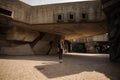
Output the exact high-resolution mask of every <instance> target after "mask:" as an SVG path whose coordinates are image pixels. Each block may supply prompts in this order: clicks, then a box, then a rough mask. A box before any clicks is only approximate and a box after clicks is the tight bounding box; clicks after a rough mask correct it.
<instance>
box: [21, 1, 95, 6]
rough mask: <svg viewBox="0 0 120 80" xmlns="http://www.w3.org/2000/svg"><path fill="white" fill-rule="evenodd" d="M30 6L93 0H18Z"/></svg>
mask: <svg viewBox="0 0 120 80" xmlns="http://www.w3.org/2000/svg"><path fill="white" fill-rule="evenodd" d="M20 1H22V2H24V3H27V4H29V5H31V6H36V5H45V4H55V3H66V2H80V1H93V0H20Z"/></svg>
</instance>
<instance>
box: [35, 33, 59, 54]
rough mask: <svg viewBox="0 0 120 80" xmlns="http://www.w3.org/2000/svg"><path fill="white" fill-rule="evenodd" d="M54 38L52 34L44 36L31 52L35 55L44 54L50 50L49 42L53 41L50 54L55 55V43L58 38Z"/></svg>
mask: <svg viewBox="0 0 120 80" xmlns="http://www.w3.org/2000/svg"><path fill="white" fill-rule="evenodd" d="M56 37H57V36H56V35H53V34H45V35H44V37H43V38H42V39H41V40H39V41H38V42H37V43H36V45H35V46H34V47H33V51H34V52H35V54H37V55H40V54H46V53H47V52H48V50H49V49H50V41H53V44H52V49H51V52H50V54H55V53H57V49H56V48H57V45H56V42H57V41H58V39H59V38H58V39H56Z"/></svg>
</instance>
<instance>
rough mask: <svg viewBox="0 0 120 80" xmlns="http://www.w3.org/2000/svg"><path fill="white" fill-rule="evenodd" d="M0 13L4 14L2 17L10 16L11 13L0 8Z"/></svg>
mask: <svg viewBox="0 0 120 80" xmlns="http://www.w3.org/2000/svg"><path fill="white" fill-rule="evenodd" d="M0 13H1V14H4V15H7V16H11V15H12V11H9V10H6V9H3V8H0Z"/></svg>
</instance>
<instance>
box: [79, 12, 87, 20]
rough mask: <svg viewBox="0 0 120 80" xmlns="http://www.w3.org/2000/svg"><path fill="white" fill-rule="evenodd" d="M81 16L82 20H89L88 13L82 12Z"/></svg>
mask: <svg viewBox="0 0 120 80" xmlns="http://www.w3.org/2000/svg"><path fill="white" fill-rule="evenodd" d="M80 15H81V16H80V17H81V20H82V21H87V19H88V15H87V13H82V14H80Z"/></svg>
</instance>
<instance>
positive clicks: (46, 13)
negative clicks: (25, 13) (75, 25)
mask: <svg viewBox="0 0 120 80" xmlns="http://www.w3.org/2000/svg"><path fill="white" fill-rule="evenodd" d="M69 13H74V15H75V22H80V21H81V20H82V13H86V14H87V17H88V21H96V20H102V19H103V18H104V16H103V14H102V11H101V5H100V3H98V2H96V1H93V2H92V1H89V2H77V3H65V4H54V5H44V6H35V7H32V15H31V19H30V20H31V23H32V24H40V23H56V16H57V15H58V14H63V16H64V22H68V14H69Z"/></svg>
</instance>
